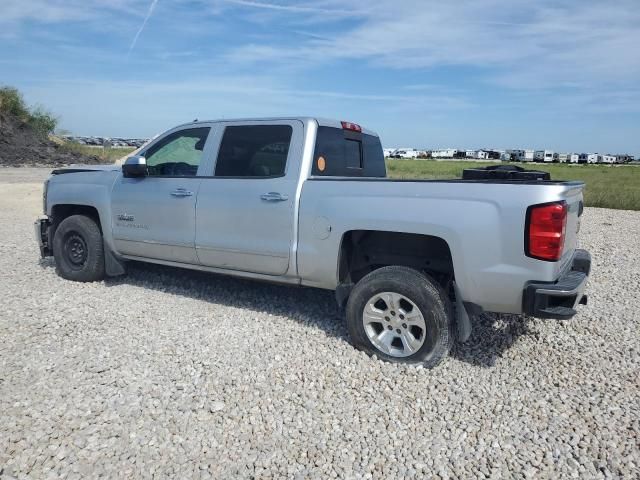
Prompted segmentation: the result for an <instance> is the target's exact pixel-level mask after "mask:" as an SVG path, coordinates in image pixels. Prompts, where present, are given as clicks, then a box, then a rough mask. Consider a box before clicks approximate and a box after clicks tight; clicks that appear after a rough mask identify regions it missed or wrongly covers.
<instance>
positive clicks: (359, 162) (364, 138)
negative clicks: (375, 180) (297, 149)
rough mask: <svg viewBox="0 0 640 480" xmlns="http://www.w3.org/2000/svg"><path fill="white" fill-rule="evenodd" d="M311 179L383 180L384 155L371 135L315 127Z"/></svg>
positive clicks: (384, 172) (334, 128) (380, 146)
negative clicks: (316, 128)
mask: <svg viewBox="0 0 640 480" xmlns="http://www.w3.org/2000/svg"><path fill="white" fill-rule="evenodd" d="M313 158H314V161H313V167H312V170H311V173H312V175H314V176H318V177H385V176H386V168H385V164H384V153H383V151H382V145H381V144H380V139H379V138H378V137H377V136H375V135H369V134H367V133H362V132H357V131H353V130H347V129H343V128H336V127H328V126H319V127H318V133H317V137H316V145H315V152H314V157H313Z"/></svg>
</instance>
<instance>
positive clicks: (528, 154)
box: [522, 150, 535, 162]
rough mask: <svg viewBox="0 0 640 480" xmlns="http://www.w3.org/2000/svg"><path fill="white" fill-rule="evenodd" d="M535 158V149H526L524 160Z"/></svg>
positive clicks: (530, 160) (531, 160)
mask: <svg viewBox="0 0 640 480" xmlns="http://www.w3.org/2000/svg"><path fill="white" fill-rule="evenodd" d="M534 160H535V152H534V151H533V150H525V151H524V159H523V160H522V161H523V162H533V161H534Z"/></svg>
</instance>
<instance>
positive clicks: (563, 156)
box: [558, 153, 571, 163]
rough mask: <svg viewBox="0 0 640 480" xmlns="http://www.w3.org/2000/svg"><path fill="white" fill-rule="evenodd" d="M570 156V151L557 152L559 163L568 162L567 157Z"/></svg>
mask: <svg viewBox="0 0 640 480" xmlns="http://www.w3.org/2000/svg"><path fill="white" fill-rule="evenodd" d="M570 158H571V154H570V153H559V154H558V161H559V162H560V163H569V159H570Z"/></svg>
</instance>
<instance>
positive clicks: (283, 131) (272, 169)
mask: <svg viewBox="0 0 640 480" xmlns="http://www.w3.org/2000/svg"><path fill="white" fill-rule="evenodd" d="M292 133H293V128H291V126H290V125H243V126H233V127H226V128H225V130H224V136H223V137H222V142H221V143H220V150H219V152H218V159H217V161H216V171H215V176H216V177H281V176H283V175H284V172H285V168H286V166H287V156H288V155H289V146H290V144H291V135H292Z"/></svg>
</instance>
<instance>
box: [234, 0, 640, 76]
mask: <svg viewBox="0 0 640 480" xmlns="http://www.w3.org/2000/svg"><path fill="white" fill-rule="evenodd" d="M251 3H254V2H251ZM323 5H324V6H325V7H324V8H328V7H329V6H331V5H335V6H336V8H337V5H338V4H337V3H335V4H334V3H333V2H329V3H327V2H324V3H323ZM283 8H284V7H283ZM293 8H294V7H287V13H291V12H292V11H295V10H294V9H293ZM358 16H359V17H360V19H359V20H358V21H354V22H353V25H351V26H343V28H342V30H340V31H338V32H337V33H336V32H334V33H333V34H332V35H331V36H330V37H329V36H325V38H310V39H309V40H306V41H301V42H299V43H298V44H296V45H290V44H287V45H273V44H271V45H264V44H261V45H252V44H248V45H241V46H239V47H238V48H236V49H234V50H232V52H231V53H230V54H229V58H230V59H232V60H234V61H236V62H240V63H242V62H245V63H251V62H293V61H299V62H301V64H303V65H304V64H306V63H316V64H317V63H324V62H330V61H332V60H336V59H359V60H366V61H368V62H371V63H373V64H376V65H380V66H383V67H387V68H394V69H412V68H413V69H421V68H423V69H424V68H427V69H428V68H435V67H440V66H463V67H473V68H476V69H478V71H479V72H480V73H482V74H484V75H486V76H488V77H489V78H495V81H496V83H498V84H501V85H505V86H509V87H516V88H531V87H535V88H538V87H541V86H544V87H555V86H557V85H558V83H563V82H576V81H580V82H586V83H587V84H589V85H597V84H607V83H612V82H613V83H615V82H627V81H630V80H632V79H635V78H637V77H638V75H640V55H638V54H637V50H638V48H639V46H640V29H639V28H638V25H639V24H640V3H638V2H637V0H615V1H612V2H598V1H594V0H574V1H566V0H565V1H551V0H543V1H536V2H530V1H524V0H485V1H471V0H461V1H456V2H446V3H445V2H440V1H423V0H420V1H417V0H413V1H410V0H407V1H403V2H398V1H397V0H371V1H370V2H368V4H367V10H366V11H365V10H358ZM300 17H301V18H300V20H301V21H306V20H307V19H306V17H305V16H304V15H300Z"/></svg>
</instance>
